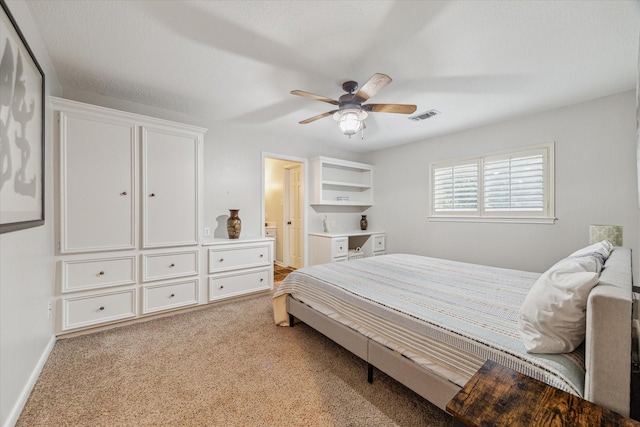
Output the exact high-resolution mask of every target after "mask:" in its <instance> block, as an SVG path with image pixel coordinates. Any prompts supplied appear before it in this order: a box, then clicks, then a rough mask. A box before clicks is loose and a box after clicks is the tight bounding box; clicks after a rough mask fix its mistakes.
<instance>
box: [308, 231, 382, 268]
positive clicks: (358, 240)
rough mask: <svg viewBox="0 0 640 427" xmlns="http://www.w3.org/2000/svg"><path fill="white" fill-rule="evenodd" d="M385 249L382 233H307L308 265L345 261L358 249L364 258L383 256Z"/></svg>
mask: <svg viewBox="0 0 640 427" xmlns="http://www.w3.org/2000/svg"><path fill="white" fill-rule="evenodd" d="M385 247H386V233H385V232H384V231H359V230H357V231H352V232H345V233H309V265H316V264H325V263H329V262H341V261H347V260H348V259H349V251H356V250H358V249H359V250H360V252H361V253H362V255H363V256H365V257H370V256H377V255H384V254H385Z"/></svg>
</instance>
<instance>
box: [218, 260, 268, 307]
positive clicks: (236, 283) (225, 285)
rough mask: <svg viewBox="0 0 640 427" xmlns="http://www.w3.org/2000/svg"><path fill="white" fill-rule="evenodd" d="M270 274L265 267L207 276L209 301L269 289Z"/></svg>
mask: <svg viewBox="0 0 640 427" xmlns="http://www.w3.org/2000/svg"><path fill="white" fill-rule="evenodd" d="M271 274H272V273H271V269H270V268H265V269H260V270H250V271H243V272H240V273H232V274H219V275H216V276H213V277H209V301H214V300H217V299H222V298H229V297H233V296H238V295H242V294H247V293H250V292H256V291H262V290H267V289H271V282H270V280H269V279H270V277H271Z"/></svg>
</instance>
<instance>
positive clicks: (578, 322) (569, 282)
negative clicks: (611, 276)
mask: <svg viewBox="0 0 640 427" xmlns="http://www.w3.org/2000/svg"><path fill="white" fill-rule="evenodd" d="M599 272H600V262H599V260H598V259H596V257H594V256H577V257H575V256H572V257H568V258H565V259H563V260H561V261H559V262H557V263H556V264H555V265H554V266H553V267H551V268H550V269H549V270H547V271H545V272H544V273H543V274H542V275H541V276H540V277H539V278H538V280H537V281H536V283H535V284H534V285H533V286H532V287H531V290H530V291H529V293H528V294H527V296H526V298H525V300H524V303H523V304H522V307H521V308H520V320H519V329H520V336H521V338H522V342H523V344H524V347H525V349H526V350H527V351H528V352H529V353H568V352H571V351H573V350H574V349H575V348H576V347H577V346H578V345H580V343H582V341H583V340H584V337H585V333H586V308H587V297H588V296H589V292H591V289H592V288H593V287H594V286H595V285H596V284H597V283H598V278H599Z"/></svg>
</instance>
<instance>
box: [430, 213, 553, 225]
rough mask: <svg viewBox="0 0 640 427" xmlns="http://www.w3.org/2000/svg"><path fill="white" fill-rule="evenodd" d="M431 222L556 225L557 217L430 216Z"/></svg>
mask: <svg viewBox="0 0 640 427" xmlns="http://www.w3.org/2000/svg"><path fill="white" fill-rule="evenodd" d="M427 220H428V221H430V222H496V223H506V224H551V225H553V224H555V223H556V221H557V220H558V218H555V217H524V216H523V217H478V216H447V215H437V216H429V217H427Z"/></svg>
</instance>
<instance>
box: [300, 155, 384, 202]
mask: <svg viewBox="0 0 640 427" xmlns="http://www.w3.org/2000/svg"><path fill="white" fill-rule="evenodd" d="M311 174H312V182H313V186H312V189H311V205H316V206H318V205H325V206H366V207H369V206H372V205H373V166H371V165H368V164H364V163H357V162H351V161H348V160H340V159H332V158H329V157H317V158H314V159H312V160H311Z"/></svg>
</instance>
